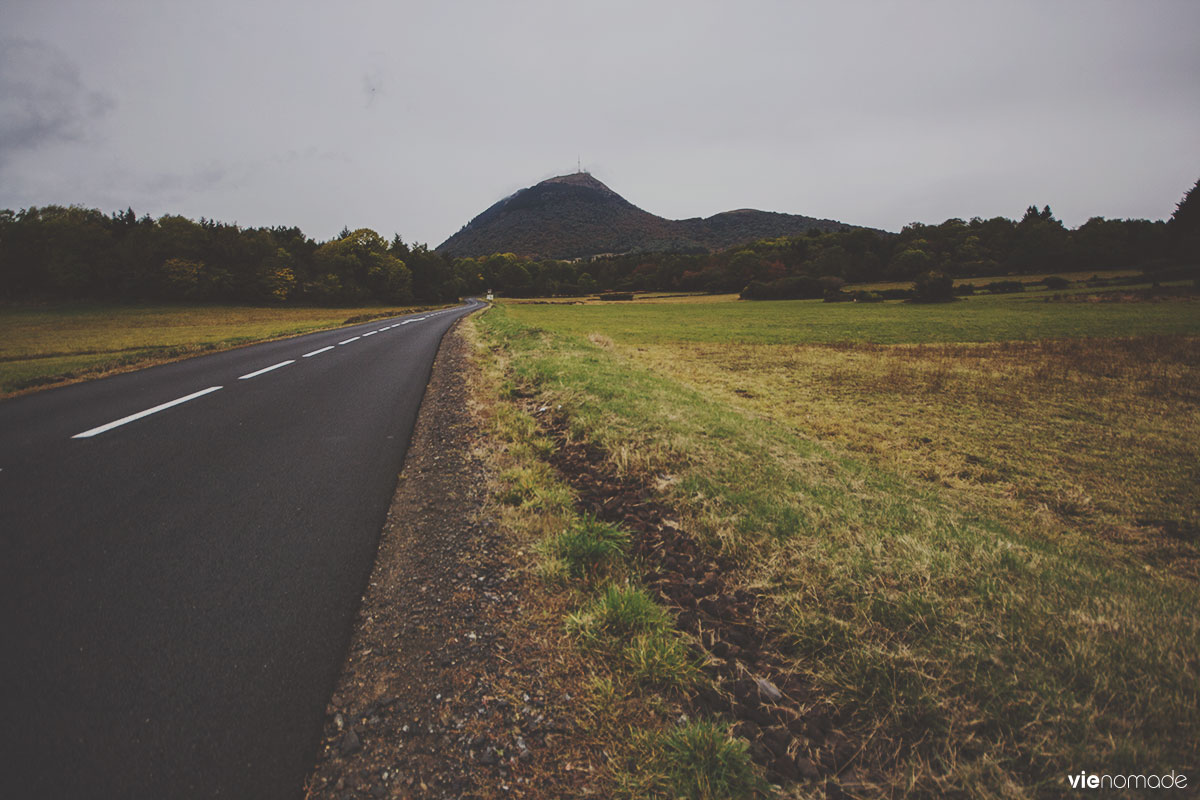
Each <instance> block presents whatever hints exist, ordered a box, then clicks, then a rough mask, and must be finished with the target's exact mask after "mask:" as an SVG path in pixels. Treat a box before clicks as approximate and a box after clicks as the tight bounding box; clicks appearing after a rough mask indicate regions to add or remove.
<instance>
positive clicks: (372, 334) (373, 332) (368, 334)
mask: <svg viewBox="0 0 1200 800" xmlns="http://www.w3.org/2000/svg"><path fill="white" fill-rule="evenodd" d="M377 333H379V331H371V332H370V333H364V334H363V338H364V339H365V338H367V337H368V336H374V335H375V334H377Z"/></svg>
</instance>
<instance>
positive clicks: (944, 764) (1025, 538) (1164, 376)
mask: <svg viewBox="0 0 1200 800" xmlns="http://www.w3.org/2000/svg"><path fill="white" fill-rule="evenodd" d="M477 325H478V328H479V335H480V336H481V338H482V341H483V342H484V343H485V344H486V345H487V346H488V347H490V352H492V353H493V354H500V355H499V356H498V357H499V358H501V360H502V361H503V365H504V366H503V369H504V373H505V375H506V380H507V381H508V385H509V386H510V388H511V390H512V391H513V393H514V394H515V396H516V397H520V396H523V395H527V394H533V395H534V396H535V398H536V402H537V403H538V404H544V405H546V406H550V407H558V406H561V407H562V410H563V411H562V413H564V414H565V415H567V416H568V417H569V419H570V424H571V429H572V431H573V433H574V435H576V436H578V437H581V438H584V439H587V440H590V441H593V442H595V443H597V444H599V445H600V446H602V447H603V448H604V450H605V451H606V452H607V453H609V454H610V458H611V459H612V460H613V461H614V462H615V463H616V464H617V466H618V467H619V469H620V470H622V471H623V472H625V473H627V474H631V475H640V476H643V477H644V479H645V481H646V483H647V485H651V486H655V487H657V490H658V492H659V494H660V496H661V497H662V498H663V499H664V501H665V502H668V503H669V504H670V505H671V506H672V507H673V508H675V509H676V510H677V512H678V513H679V515H680V517H681V518H682V519H683V520H685V521H686V524H687V526H688V527H689V529H691V530H693V531H694V532H695V533H696V534H697V535H698V536H699V537H700V538H701V540H702V541H703V542H704V543H705V545H706V546H707V547H708V548H710V549H711V550H712V551H714V552H717V553H720V554H722V555H723V556H725V557H727V558H729V559H732V560H733V561H734V562H735V563H738V564H740V565H741V567H740V569H739V570H738V572H737V575H736V580H737V582H738V583H739V585H740V586H742V587H744V588H746V589H747V590H749V591H751V592H753V593H754V594H755V595H756V596H757V597H758V598H759V599H760V603H759V606H758V613H759V614H760V615H761V616H762V618H763V619H762V622H763V623H764V624H766V625H768V626H770V628H771V629H773V630H776V631H781V632H783V633H784V635H785V638H786V640H787V642H788V643H789V645H788V656H789V658H791V659H792V669H793V670H794V672H795V673H796V674H797V675H802V676H804V678H805V679H806V680H808V681H810V682H811V684H812V685H814V686H816V687H819V688H820V692H821V694H822V696H823V697H824V698H825V699H826V700H828V701H829V702H831V703H833V704H835V705H836V706H837V707H838V708H839V709H841V710H843V712H845V713H846V714H848V715H849V716H850V717H851V718H852V719H853V720H854V723H853V724H854V727H855V731H856V735H857V737H858V740H859V741H861V742H863V749H862V752H861V755H860V756H859V757H858V764H857V765H856V766H858V767H860V768H861V769H862V770H863V771H864V773H866V774H871V775H875V776H883V778H882V780H880V781H879V783H878V784H877V785H875V786H874V787H873V788H872V789H871V790H870V791H868V792H867V793H868V794H870V792H878V793H882V794H885V795H890V796H914V797H935V796H944V795H947V794H950V795H954V796H963V797H1037V796H1057V795H1065V794H1067V793H1068V790H1067V788H1066V781H1065V776H1066V775H1067V773H1069V772H1072V771H1073V772H1075V773H1078V772H1079V771H1080V770H1082V769H1087V770H1089V771H1109V772H1113V773H1116V772H1126V773H1128V772H1141V773H1148V772H1151V771H1155V772H1167V771H1169V770H1171V769H1175V770H1177V771H1179V772H1183V773H1186V774H1189V775H1194V776H1196V778H1195V780H1200V762H1198V761H1197V759H1196V751H1195V742H1197V741H1200V723H1198V722H1197V719H1198V717H1197V711H1198V710H1200V622H1198V620H1197V618H1196V615H1195V608H1196V607H1197V605H1198V603H1200V589H1198V587H1197V579H1198V578H1200V570H1198V564H1200V549H1198V546H1200V534H1198V531H1200V518H1198V509H1200V467H1198V466H1197V465H1198V464H1200V314H1197V313H1196V303H1195V302H1194V301H1176V302H1157V303H1154V302H1129V303H1061V302H1055V301H1054V300H1053V299H1052V298H1051V295H1050V294H1049V293H1041V294H1032V293H1031V294H1024V295H995V296H975V297H972V298H970V299H969V300H966V301H962V302H957V303H952V304H946V305H937V306H921V305H912V304H903V303H891V302H889V303H876V304H848V303H842V304H825V303H821V302H819V301H790V302H757V303H746V302H731V301H729V300H727V299H726V300H717V301H714V302H702V301H698V300H696V299H695V298H689V299H688V302H683V303H671V302H670V301H669V299H665V298H664V299H662V300H660V301H659V302H655V303H640V302H635V303H628V302H624V303H600V304H587V305H560V304H525V303H511V304H504V305H502V306H501V307H499V308H496V309H493V310H492V311H490V312H489V313H488V314H486V315H485V316H484V317H483V318H482V319H481V320H480V321H479V322H478V323H477ZM533 435H534V434H533V433H530V436H533ZM538 447H541V448H543V449H544V448H545V447H546V443H545V442H544V441H543V442H541V443H540V444H539V445H538ZM536 451H537V447H534V448H532V449H531V450H530V452H536ZM623 580H627V581H628V580H635V579H633V578H630V577H629V576H626V577H625V578H623ZM595 602H597V600H595V599H594V598H593V599H591V600H586V599H585V600H581V601H580V603H581V604H582V607H583V608H584V609H585V610H586V609H587V608H590V607H591V606H589V605H587V604H588V603H593V604H594V603H595ZM606 680H608V678H606ZM662 724H663V726H664V727H665V729H670V728H671V724H672V723H671V722H670V721H669V720H667V719H666V718H665V717H664V720H663V721H662ZM620 780H621V779H620V778H618V783H620ZM810 788H811V787H810ZM799 791H800V792H801V794H802V795H803V793H804V791H805V790H803V789H801V790H799ZM812 791H813V794H814V796H815V795H817V794H819V792H818V790H817V788H813V789H812Z"/></svg>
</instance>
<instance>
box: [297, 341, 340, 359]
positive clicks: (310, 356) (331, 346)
mask: <svg viewBox="0 0 1200 800" xmlns="http://www.w3.org/2000/svg"><path fill="white" fill-rule="evenodd" d="M333 348H334V345H332V344H331V345H329V347H322V348H321V349H320V350H313V351H312V352H311V353H305V354H304V355H302V356H300V357H301V358H312V357H313V356H319V355H321V353H324V352H327V351H329V350H332V349H333Z"/></svg>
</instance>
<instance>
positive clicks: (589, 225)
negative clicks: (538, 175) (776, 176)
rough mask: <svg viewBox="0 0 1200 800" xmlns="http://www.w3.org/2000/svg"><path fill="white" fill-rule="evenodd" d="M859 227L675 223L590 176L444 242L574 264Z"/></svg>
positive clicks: (779, 218)
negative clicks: (606, 257) (607, 256)
mask: <svg viewBox="0 0 1200 800" xmlns="http://www.w3.org/2000/svg"><path fill="white" fill-rule="evenodd" d="M852 227H853V226H850V225H846V224H844V223H841V222H838V221H837V220H832V219H815V218H813V217H805V216H801V215H798V214H776V213H772V212H769V211H756V210H754V209H741V210H738V211H727V212H725V213H723V214H716V215H714V216H712V217H708V218H705V219H701V218H699V217H696V218H693V219H685V220H671V219H665V218H663V217H659V216H656V215H654V214H651V213H649V212H648V211H643V210H642V209H640V208H638V207H637V206H635V205H634V204H633V203H630V202H629V201H628V200H626V199H625V198H624V197H621V195H619V194H617V193H616V192H614V191H613V190H612V189H610V188H608V187H607V186H605V185H604V184H603V183H601V182H600V181H598V180H596V179H595V178H594V177H592V176H591V175H590V174H588V173H586V172H576V173H574V174H572V175H560V176H558V177H557V178H549V179H547V180H544V181H542V182H541V183H539V184H537V185H535V186H530V187H528V188H526V189H522V190H521V191H519V192H516V193H515V194H512V195H510V196H509V197H506V198H504V199H503V200H501V201H499V202H498V203H495V204H494V205H492V206H491V207H490V208H488V209H487V210H486V211H484V212H483V213H482V214H480V215H479V216H477V217H475V218H474V219H472V220H471V221H470V222H468V223H467V224H466V225H464V226H463V228H462V230H460V231H459V232H458V233H456V234H454V235H453V236H451V237H450V238H449V239H447V240H446V241H444V242H442V243H441V244H440V245H438V247H437V249H438V252H442V253H447V254H449V255H453V256H467V257H480V256H487V255H490V254H492V253H514V254H516V255H518V256H522V257H526V258H534V259H538V258H554V259H574V258H590V257H593V256H596V255H599V254H623V253H706V252H710V251H713V250H721V249H724V248H727V247H732V246H734V245H739V244H746V243H747V242H752V241H755V240H756V239H764V238H774V237H777V236H795V235H798V234H802V233H807V232H809V231H810V230H817V231H840V230H849V229H850V228H852Z"/></svg>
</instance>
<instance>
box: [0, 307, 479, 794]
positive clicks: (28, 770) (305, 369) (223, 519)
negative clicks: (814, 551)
mask: <svg viewBox="0 0 1200 800" xmlns="http://www.w3.org/2000/svg"><path fill="white" fill-rule="evenodd" d="M478 307H479V304H477V303H469V304H467V305H464V306H459V307H457V308H454V309H448V310H442V311H438V312H433V313H425V314H414V315H409V316H408V317H398V318H396V319H391V320H380V321H376V322H372V323H368V324H364V325H358V326H355V327H351V328H340V329H338V330H335V331H325V332H321V333H314V334H309V335H306V336H301V337H296V338H292V339H286V340H281V341H275V342H268V343H264V344H259V345H255V346H251V347H244V348H240V349H237V350H230V351H226V352H222V353H216V354H212V355H208V356H203V357H199V358H192V359H188V360H186V361H181V362H176V363H173V364H166V365H162V366H158V367H152V368H149V369H144V370H139V371H137V372H131V373H126V374H123V375H117V376H113V377H110V378H106V379H102V380H96V381H91V382H87V383H81V384H76V385H73V386H66V387H62V388H58V389H50V390H47V391H44V392H40V393H37V394H33V395H27V396H23V397H18V398H13V399H10V400H7V401H4V402H0V548H2V549H0V598H2V600H3V604H2V606H0V609H2V611H0V620H2V625H3V630H2V631H0V637H2V639H0V641H2V642H3V662H2V663H3V665H4V676H3V683H2V689H0V691H2V696H3V698H4V702H3V707H0V714H2V717H0V729H2V730H3V736H2V738H0V748H2V750H0V752H3V762H4V763H3V766H0V797H21V798H37V797H54V798H66V797H70V798H107V797H121V798H152V797H153V798H168V797H169V798H186V797H230V798H297V797H299V796H301V794H302V783H303V780H304V778H305V776H306V775H307V772H308V770H309V769H310V767H311V765H312V762H313V759H314V756H315V751H316V747H317V743H318V739H319V736H320V729H321V724H322V720H323V715H324V709H325V705H326V703H327V702H328V699H329V694H330V692H331V691H332V688H333V686H334V682H335V680H336V678H337V675H338V673H339V671H340V669H341V664H342V660H343V657H344V655H345V648H346V647H347V644H348V642H349V636H350V632H351V628H352V623H353V617H354V614H355V611H356V609H357V604H358V601H359V598H360V596H361V593H362V590H363V588H364V586H365V583H366V579H367V576H368V575H369V573H370V569H371V564H372V561H373V558H374V554H375V550H376V547H377V543H378V537H379V533H380V530H381V528H382V526H383V522H384V519H385V516H386V513H387V508H388V505H389V501H390V499H391V497H392V494H393V492H394V491H395V486H396V477H397V475H398V473H399V471H400V467H401V464H402V461H403V457H404V452H405V449H406V447H407V445H408V441H409V436H410V434H411V432H412V427H413V424H414V422H415V420H416V415H417V409H418V407H419V405H420V402H421V397H422V395H423V393H424V389H425V385H426V382H427V381H428V378H429V374H430V371H431V367H432V363H433V358H434V355H435V353H436V351H437V347H438V344H439V342H440V341H441V337H442V335H443V334H444V333H445V332H446V330H447V329H448V328H449V327H450V325H451V324H452V323H453V322H454V321H455V320H456V319H458V318H459V317H461V316H463V315H465V314H467V313H470V312H471V311H472V310H474V309H476V308H478Z"/></svg>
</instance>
